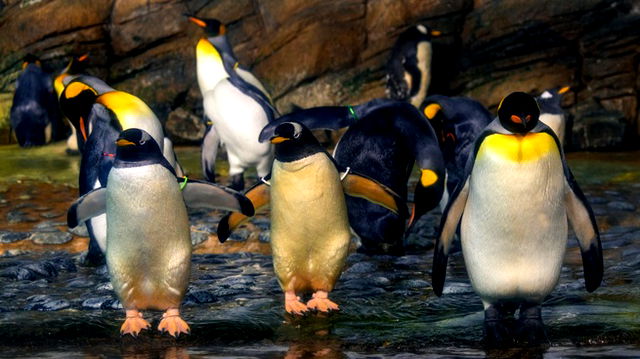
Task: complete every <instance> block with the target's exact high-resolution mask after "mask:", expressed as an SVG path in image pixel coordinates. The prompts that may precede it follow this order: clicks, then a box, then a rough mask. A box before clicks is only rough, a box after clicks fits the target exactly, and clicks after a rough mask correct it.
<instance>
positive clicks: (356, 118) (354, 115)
mask: <svg viewBox="0 0 640 359" xmlns="http://www.w3.org/2000/svg"><path fill="white" fill-rule="evenodd" d="M347 108H348V109H349V113H350V114H351V116H352V117H353V119H354V120H356V121H358V115H356V111H354V110H353V107H351V106H347Z"/></svg>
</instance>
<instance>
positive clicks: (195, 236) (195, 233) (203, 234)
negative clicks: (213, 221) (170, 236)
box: [191, 225, 210, 246]
mask: <svg viewBox="0 0 640 359" xmlns="http://www.w3.org/2000/svg"><path fill="white" fill-rule="evenodd" d="M209 232H210V231H209V228H208V227H207V226H205V225H199V226H191V245H192V246H197V245H198V244H200V243H202V242H204V241H206V240H207V239H209Z"/></svg>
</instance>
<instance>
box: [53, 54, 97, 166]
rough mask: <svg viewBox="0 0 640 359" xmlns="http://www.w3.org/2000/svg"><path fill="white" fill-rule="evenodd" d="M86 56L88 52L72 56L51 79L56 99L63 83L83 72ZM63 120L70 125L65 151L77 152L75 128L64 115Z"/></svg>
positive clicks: (78, 150) (60, 93) (72, 153)
mask: <svg viewBox="0 0 640 359" xmlns="http://www.w3.org/2000/svg"><path fill="white" fill-rule="evenodd" d="M88 58H89V54H84V55H81V56H78V57H72V58H71V60H69V63H68V64H67V66H66V67H65V68H64V69H63V70H62V71H61V72H60V74H59V75H58V76H56V78H55V79H54V80H53V88H54V89H55V91H56V97H57V98H58V99H60V95H62V91H63V90H64V86H65V85H64V84H65V83H69V82H70V81H71V79H73V78H75V77H77V76H79V75H80V74H81V73H83V72H84V69H85V67H86V64H87V60H88ZM65 120H66V121H67V122H68V123H69V124H70V127H71V135H69V138H67V153H68V154H71V155H75V154H79V153H80V149H79V148H78V135H77V134H76V128H75V127H74V126H73V124H71V122H69V119H68V118H66V117H65Z"/></svg>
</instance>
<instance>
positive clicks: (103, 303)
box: [81, 296, 114, 309]
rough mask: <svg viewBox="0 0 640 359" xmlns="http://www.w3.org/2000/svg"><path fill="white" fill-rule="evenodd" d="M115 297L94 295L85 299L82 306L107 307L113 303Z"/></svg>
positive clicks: (91, 307)
mask: <svg viewBox="0 0 640 359" xmlns="http://www.w3.org/2000/svg"><path fill="white" fill-rule="evenodd" d="M113 302H114V299H113V298H112V297H111V296H102V297H93V298H89V299H85V300H84V301H83V302H82V304H81V306H82V307H83V308H87V309H107V308H110V307H111V305H112V304H113Z"/></svg>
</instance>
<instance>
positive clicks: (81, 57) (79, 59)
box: [78, 54, 89, 62]
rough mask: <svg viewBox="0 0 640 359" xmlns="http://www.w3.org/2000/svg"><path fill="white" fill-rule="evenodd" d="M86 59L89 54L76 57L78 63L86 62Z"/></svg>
mask: <svg viewBox="0 0 640 359" xmlns="http://www.w3.org/2000/svg"><path fill="white" fill-rule="evenodd" d="M88 58H89V54H84V55H82V56H80V57H78V61H80V62H82V61H84V60H86V59H88Z"/></svg>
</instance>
